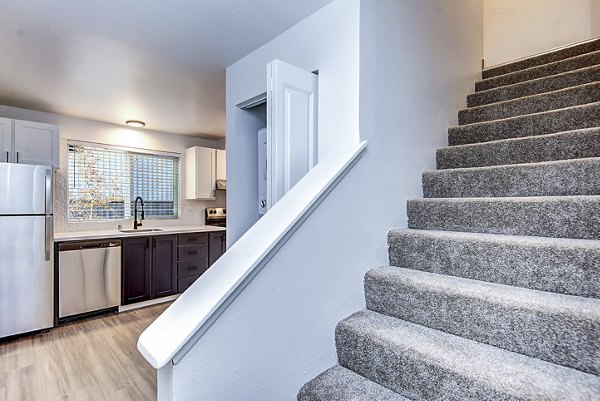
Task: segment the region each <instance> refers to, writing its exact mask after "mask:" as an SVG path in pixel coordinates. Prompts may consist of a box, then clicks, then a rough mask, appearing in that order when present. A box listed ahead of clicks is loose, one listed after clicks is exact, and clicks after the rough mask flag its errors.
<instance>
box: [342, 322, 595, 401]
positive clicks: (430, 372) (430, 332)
mask: <svg viewBox="0 0 600 401" xmlns="http://www.w3.org/2000/svg"><path fill="white" fill-rule="evenodd" d="M336 347H337V351H338V359H339V363H340V365H342V366H345V367H347V368H349V369H351V370H353V371H354V372H357V373H358V374H360V375H361V376H363V377H366V378H368V379H370V380H372V381H374V382H377V383H379V384H381V385H383V386H385V387H387V388H389V389H391V390H393V391H394V392H396V393H399V394H401V395H403V396H405V397H408V398H411V399H414V400H447V401H452V400H461V401H464V400H567V399H568V400H593V399H597V396H598V394H600V377H598V376H595V375H592V374H589V373H584V372H580V371H578V370H575V369H571V368H567V367H564V366H559V365H555V364H552V363H549V362H545V361H541V360H539V359H535V358H531V357H528V356H525V355H520V354H517V353H514V352H510V351H506V350H503V349H500V348H497V347H493V346H491V345H487V344H482V343H478V342H476V341H472V340H468V339H465V338H462V337H458V336H455V335H452V334H448V333H444V332H442V331H438V330H434V329H431V328H427V327H424V326H420V325H416V324H413V323H409V322H405V321H403V320H400V319H396V318H393V317H389V316H385V315H382V314H379V313H376V312H371V311H362V312H358V313H355V314H354V315H352V316H350V317H348V318H346V319H345V320H343V321H342V322H340V323H339V324H338V326H337V327H336Z"/></svg>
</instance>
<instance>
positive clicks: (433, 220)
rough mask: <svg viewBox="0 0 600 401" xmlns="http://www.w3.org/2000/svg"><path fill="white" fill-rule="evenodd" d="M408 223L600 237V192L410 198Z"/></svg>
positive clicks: (425, 226)
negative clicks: (556, 194)
mask: <svg viewBox="0 0 600 401" xmlns="http://www.w3.org/2000/svg"><path fill="white" fill-rule="evenodd" d="M407 206H408V227H409V228H415V229H420V230H444V231H463V232H477V233H488V234H506V235H531V236H539V237H556V238H580V239H600V224H599V222H600V196H596V195H594V196H555V197H527V198H448V199H437V198H430V199H411V200H409V201H408V205H407Z"/></svg>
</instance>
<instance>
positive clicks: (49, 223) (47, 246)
mask: <svg viewBox="0 0 600 401" xmlns="http://www.w3.org/2000/svg"><path fill="white" fill-rule="evenodd" d="M45 234H46V235H45V237H46V239H45V241H44V253H45V259H46V261H48V260H50V258H51V255H52V243H53V242H54V219H53V218H52V216H46V233H45Z"/></svg>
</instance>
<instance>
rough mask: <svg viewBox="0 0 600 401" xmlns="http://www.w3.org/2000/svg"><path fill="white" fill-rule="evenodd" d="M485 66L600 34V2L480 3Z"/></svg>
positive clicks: (518, 0)
mask: <svg viewBox="0 0 600 401" xmlns="http://www.w3.org/2000/svg"><path fill="white" fill-rule="evenodd" d="M483 28H484V58H485V60H486V65H487V66H493V65H496V64H501V63H505V62H508V61H512V60H516V59H519V58H522V57H527V56H530V55H533V54H535V53H540V52H544V51H547V50H550V49H552V48H554V47H558V46H564V45H567V44H570V43H574V42H579V41H582V40H586V39H589V38H591V37H594V36H599V35H600V0H567V1H565V0H483Z"/></svg>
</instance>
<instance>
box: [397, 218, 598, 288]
mask: <svg viewBox="0 0 600 401" xmlns="http://www.w3.org/2000/svg"><path fill="white" fill-rule="evenodd" d="M388 254H389V263H390V265H392V266H410V267H411V268H413V269H418V270H422V271H426V272H431V273H439V274H449V275H452V276H457V277H464V278H471V279H474V280H481V281H488V282H492V283H498V284H506V285H512V286H517V287H523V288H531V289H534V290H540V291H551V292H556V293H561V294H570V295H580V296H585V297H594V298H600V241H593V240H581V239H566V238H545V237H525V236H512V235H498V234H480V233H468V232H453V231H432V230H411V229H399V230H390V232H389V233H388Z"/></svg>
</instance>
